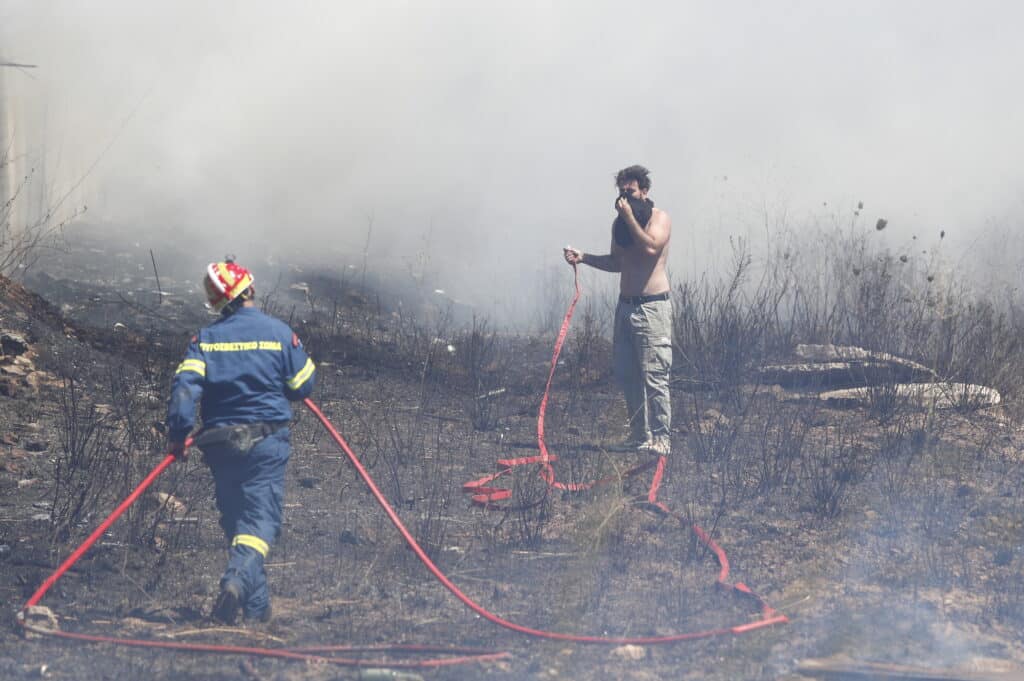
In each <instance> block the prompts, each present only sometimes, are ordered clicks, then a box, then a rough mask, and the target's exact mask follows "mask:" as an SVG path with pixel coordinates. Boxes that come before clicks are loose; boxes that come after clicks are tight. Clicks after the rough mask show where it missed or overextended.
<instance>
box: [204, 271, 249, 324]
mask: <svg viewBox="0 0 1024 681" xmlns="http://www.w3.org/2000/svg"><path fill="white" fill-rule="evenodd" d="M252 283H253V276H252V273H251V272H250V271H249V270H247V269H245V268H244V267H242V266H241V265H239V264H238V263H236V262H234V261H231V260H227V261H225V262H211V263H210V264H209V265H207V266H206V276H205V277H203V288H205V289H206V299H207V300H208V301H210V307H212V308H213V309H214V310H216V311H217V312H220V311H221V310H223V309H224V306H225V305H227V304H228V303H230V302H231V301H232V300H234V299H235V298H237V297H238V296H240V295H242V294H243V293H245V292H246V291H247V290H249V287H250V286H252Z"/></svg>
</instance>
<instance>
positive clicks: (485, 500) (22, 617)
mask: <svg viewBox="0 0 1024 681" xmlns="http://www.w3.org/2000/svg"><path fill="white" fill-rule="evenodd" d="M574 269H575V268H574ZM575 289H576V292H575V296H574V297H573V300H572V302H571V303H570V305H569V309H568V311H567V312H566V314H565V317H564V319H563V321H562V326H561V329H560V330H559V334H558V338H557V341H556V343H555V349H554V353H553V356H552V359H551V370H550V372H549V374H548V381H547V385H546V386H545V390H544V396H543V398H542V400H541V406H540V411H539V414H538V419H537V436H538V446H539V449H540V455H538V456H536V457H522V458H520V459H507V460H501V461H499V466H501V468H502V470H500V471H499V472H498V473H495V474H493V475H490V476H487V477H485V478H482V479H480V480H477V481H473V482H471V483H466V485H464V488H465V489H466V490H467V491H470V492H473V493H474V498H473V500H474V502H475V503H477V504H480V505H484V506H486V507H494V503H495V502H496V501H500V500H502V499H507V498H508V497H509V496H511V492H509V491H508V490H501V489H498V488H490V487H487V486H486V485H487V484H489V483H490V482H491V481H493V480H494V479H495V478H497V477H499V476H501V475H503V474H505V473H507V472H508V471H510V470H512V469H513V468H514V467H516V466H520V465H528V464H539V466H540V474H541V477H542V478H543V479H544V480H545V481H546V482H547V483H548V485H549V486H551V487H553V488H556V489H563V490H567V491H579V490H584V489H590V488H591V487H593V486H595V485H598V484H601V483H603V482H606V481H607V479H604V480H597V481H593V482H589V483H560V482H558V481H557V480H556V479H555V474H554V469H553V467H552V466H551V463H552V462H554V461H556V460H557V459H556V457H554V456H552V455H550V454H549V452H548V450H547V446H546V444H545V442H544V414H545V410H546V408H547V401H548V396H549V393H550V389H551V382H552V378H553V376H554V371H555V367H556V366H557V364H558V356H559V354H560V352H561V349H562V345H563V344H564V342H565V337H566V334H567V333H568V329H569V324H570V322H571V320H572V315H573V312H574V310H575V307H576V303H577V302H578V301H579V298H580V285H579V274H578V272H576V273H575ZM304 404H305V405H306V407H307V408H308V409H309V410H310V411H311V412H312V413H313V414H314V415H315V416H316V417H317V419H318V420H319V421H320V422H321V424H323V426H324V428H326V429H327V431H328V433H329V434H330V435H331V437H332V438H333V439H334V441H335V442H336V443H337V444H338V446H339V447H341V449H342V451H343V452H344V453H345V455H346V456H347V457H348V459H349V461H350V462H351V463H352V465H353V467H354V468H355V469H356V472H357V473H358V474H359V476H360V477H361V478H362V479H363V482H364V483H366V486H367V487H368V488H369V490H370V493H371V494H372V495H373V497H374V498H375V499H376V500H377V503H379V504H380V506H381V508H382V509H383V510H384V512H385V513H386V514H387V516H388V519H389V520H391V523H392V524H393V525H394V526H395V528H396V529H397V530H398V532H399V534H401V535H402V538H403V539H404V540H405V542H406V543H407V544H408V546H409V548H410V549H412V551H413V552H414V553H415V554H416V556H417V557H418V558H419V559H420V561H421V562H422V563H423V564H424V566H425V567H426V568H427V570H428V571H430V573H431V574H433V575H434V577H435V578H436V579H437V580H438V581H439V582H440V583H441V584H442V585H443V586H444V587H445V588H446V589H448V590H449V591H450V592H451V593H452V594H453V595H454V596H455V597H456V598H457V599H458V600H460V601H461V602H462V603H463V604H464V605H466V607H468V608H469V609H470V610H472V611H473V612H475V613H476V614H477V615H479V616H480V617H482V618H484V619H486V620H487V621H489V622H492V623H494V624H496V625H498V626H501V627H504V628H506V629H510V630H512V631H516V632H519V633H521V634H525V635H527V636H533V637H537V638H545V639H554V640H561V641H573V642H578V643H592V644H606V645H625V644H633V645H652V644H666V643H675V642H679V641H687V640H693V639H699V638H709V637H712V636H722V635H728V634H742V633H745V632H748V631H753V630H755V629H760V628H762V627H767V626H771V625H774V624H783V623H786V622H788V621H789V620H788V619H787V618H786V616H785V615H781V614H778V613H777V612H776V611H775V610H774V609H773V608H771V607H770V606H769V605H768V604H767V602H766V601H765V600H764V599H763V598H761V597H760V596H758V595H757V594H755V593H754V592H753V591H752V590H751V589H750V588H749V587H747V586H746V585H745V584H743V583H742V582H736V583H729V582H728V581H727V580H728V576H729V561H728V558H727V557H726V554H725V552H724V551H723V550H722V549H721V547H719V546H718V545H717V544H716V543H715V542H714V540H712V539H711V537H710V536H708V534H707V533H706V532H705V531H704V530H703V529H701V528H700V527H699V526H697V525H692V526H691V529H692V531H693V532H694V534H695V535H696V536H697V537H698V539H699V540H700V541H701V542H702V543H704V544H705V545H706V546H707V547H708V548H709V549H710V550H711V551H712V552H713V553H714V554H715V557H716V559H717V560H718V563H719V566H720V569H719V574H718V578H717V583H718V585H719V586H722V587H725V588H727V589H729V590H732V591H735V592H737V593H739V594H741V595H744V596H747V597H749V598H752V599H754V601H756V602H757V603H758V604H759V605H760V606H761V614H762V619H759V620H755V621H752V622H748V623H745V624H740V625H736V626H731V627H721V628H717V629H708V630H704V631H698V632H687V633H677V634H669V635H665V636H629V637H614V636H591V635H585V634H571V633H564V632H554V631H545V630H542V629H535V628H532V627H528V626H524V625H521V624H517V623H515V622H511V621H509V620H506V619H504V618H502V617H500V616H498V615H495V614H494V613H492V612H491V611H489V610H487V609H486V608H484V607H483V606H481V605H479V604H478V603H476V602H475V601H474V600H472V599H471V598H470V597H469V596H467V595H466V594H465V593H463V592H462V591H461V590H460V589H459V588H458V587H457V586H456V585H455V584H454V583H453V582H452V581H451V580H450V579H449V578H448V577H447V576H446V575H445V574H444V573H443V572H442V571H441V570H440V568H438V567H437V565H435V564H434V562H433V561H432V560H431V559H430V557H429V556H428V555H427V554H426V552H425V551H424V550H423V548H422V547H421V546H420V545H419V543H418V542H417V541H416V539H415V538H414V537H413V536H412V533H410V532H409V530H408V529H407V528H406V527H405V524H404V523H402V520H401V518H399V516H398V514H397V513H396V512H395V510H394V508H393V507H392V506H391V504H390V503H389V502H388V500H387V499H386V498H385V497H384V495H383V493H382V492H381V491H380V489H379V488H378V487H377V485H376V483H375V482H374V481H373V478H372V477H371V476H370V474H369V472H368V471H367V470H366V468H365V467H364V466H363V464H362V462H361V461H360V460H359V457H357V456H356V455H355V453H354V452H353V451H352V449H351V448H350V447H349V446H348V443H347V442H345V440H344V438H342V437H341V435H340V434H339V433H338V431H337V430H336V429H335V428H334V426H333V425H332V424H331V422H330V420H329V419H328V418H327V417H326V416H325V415H324V414H323V412H322V411H321V410H320V408H319V407H318V406H317V405H316V404H315V403H314V402H313V401H312V400H310V399H308V398H307V399H306V400H304ZM191 444H192V439H191V438H189V439H188V440H187V441H186V442H185V446H186V447H188V446H190V445H191ZM174 460H175V457H174V456H173V455H172V454H168V455H167V456H165V457H164V459H163V460H162V461H161V462H160V463H159V464H157V466H156V467H155V468H154V469H153V470H152V471H150V473H149V474H148V475H147V476H146V477H145V478H144V479H143V480H142V482H140V483H139V485H138V486H137V487H136V488H135V489H134V490H133V491H132V493H131V494H129V495H128V497H126V498H125V499H124V501H122V502H121V504H120V505H118V507H117V508H116V509H114V511H113V512H112V513H111V514H110V515H109V516H108V517H107V518H106V519H105V520H104V521H103V522H102V523H100V525H99V527H97V528H96V529H95V530H94V531H93V532H92V534H90V535H89V537H88V538H86V540H85V541H84V542H82V544H81V545H80V546H79V547H78V548H76V549H75V550H74V551H73V552H72V553H71V554H70V555H69V556H68V557H67V558H66V559H65V560H64V561H63V562H62V563H61V564H60V566H58V567H57V569H56V570H54V572H53V573H52V574H51V575H50V576H49V577H47V578H46V580H44V581H43V583H42V584H41V585H40V586H39V588H38V589H36V591H35V593H33V594H32V596H31V597H30V598H29V599H28V601H26V603H25V605H24V606H22V608H21V610H20V611H19V612H18V613H17V622H18V623H19V625H20V626H21V627H22V628H24V629H25V630H26V631H29V632H32V633H35V634H40V635H47V636H54V637H59V638H64V639H68V640H75V641H82V642H90V643H108V644H116V645H122V646H134V647H146V648H160V649H164V650H180V651H189V652H207V653H220V654H234V655H251V656H261V657H271V658H280V659H291V660H304V661H318V662H324V663H330V664H336V665H343V666H360V667H374V666H382V665H385V666H387V667H393V668H430V667H442V666H450V665H455V664H466V663H471V662H487V661H493V660H498V659H501V658H505V657H508V656H509V653H507V652H493V651H484V650H479V649H476V648H466V647H450V648H447V647H441V646H401V645H399V646H382V647H372V646H371V647H365V646H364V647H358V646H320V647H305V648H263V647H255V646H233V645H214V644H197V643H180V642H173V641H156V640H151V639H132V638H119V637H114V636H102V635H96V634H86V633H80V632H66V631H61V630H59V629H57V628H55V627H53V626H43V625H41V624H39V623H38V622H35V621H33V616H34V615H37V611H38V608H37V606H38V604H39V602H40V601H41V600H42V598H43V596H45V595H46V593H47V592H48V591H49V590H50V588H51V587H53V585H54V584H56V583H57V581H58V580H59V579H60V578H61V577H62V576H63V575H64V574H65V573H66V572H67V571H68V570H69V569H70V568H71V567H72V566H73V565H74V564H75V563H76V562H77V561H78V560H79V559H80V558H81V557H82V556H83V555H84V554H85V553H86V552H87V551H88V550H89V549H90V548H91V547H92V546H93V544H95V543H96V541H98V540H99V538H100V537H101V536H103V534H104V533H105V532H106V531H107V530H108V529H109V528H110V526H111V525H113V523H114V522H115V521H116V520H117V519H118V518H119V517H120V516H121V515H122V514H123V513H124V512H125V511H126V510H127V509H128V508H129V507H130V506H131V505H132V504H134V503H135V502H136V501H137V500H138V498H139V497H140V496H141V495H142V493H143V492H144V491H145V490H146V489H147V488H148V487H149V486H150V485H151V484H152V483H153V481H155V480H156V479H157V477H159V476H160V474H162V473H163V472H164V471H165V470H166V469H167V468H168V467H169V466H170V465H171V463H173V462H174ZM652 465H653V466H654V467H655V473H654V477H653V480H652V484H651V488H650V491H649V492H648V496H647V502H648V503H649V504H650V505H651V506H652V507H654V508H656V509H658V510H659V512H662V513H665V514H669V515H673V516H675V517H677V518H678V517H679V516H677V515H676V514H674V513H672V512H671V511H670V510H669V509H668V508H667V507H666V506H665V505H664V504H663V503H661V502H659V501H658V500H657V490H658V486H659V485H660V483H661V477H662V474H663V472H664V468H665V457H663V456H662V457H660V458H659V459H658V460H657V461H656V463H654V464H650V463H648V464H644V465H641V466H638V467H636V468H634V469H631V471H629V472H628V473H636V472H640V471H641V470H646V469H649V468H650V467H651V466H652ZM680 520H681V519H680ZM365 651H376V652H396V651H398V652H405V653H447V654H450V655H452V657H446V658H435V659H429V660H415V661H388V662H380V661H372V660H365V659H356V658H349V657H339V656H336V655H332V654H331V653H338V652H350V653H351V652H365Z"/></svg>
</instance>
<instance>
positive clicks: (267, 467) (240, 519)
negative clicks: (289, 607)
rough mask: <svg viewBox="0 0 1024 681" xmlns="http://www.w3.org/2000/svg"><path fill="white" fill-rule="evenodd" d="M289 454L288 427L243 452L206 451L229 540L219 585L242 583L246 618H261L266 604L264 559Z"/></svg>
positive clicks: (274, 531) (274, 530)
mask: <svg viewBox="0 0 1024 681" xmlns="http://www.w3.org/2000/svg"><path fill="white" fill-rule="evenodd" d="M290 453H291V447H290V431H289V429H288V428H287V427H285V428H281V429H279V430H278V431H276V432H274V433H272V434H270V435H268V436H267V437H265V438H263V439H262V440H260V441H259V442H258V443H256V444H255V445H254V446H253V447H252V448H251V449H250V450H249V451H248V452H246V453H244V454H239V453H237V452H224V451H217V450H211V451H206V452H205V455H206V463H207V465H208V466H209V467H210V471H211V472H212V473H213V480H214V485H215V490H216V497H217V510H219V511H220V526H221V528H223V530H224V536H225V537H226V538H227V540H228V565H227V569H226V570H225V571H224V575H223V576H222V577H221V586H223V585H224V584H225V583H226V582H228V581H233V582H235V584H236V585H237V586H240V587H241V588H242V594H243V597H242V607H243V612H244V615H245V617H247V618H249V617H260V616H262V615H263V613H265V612H266V610H267V608H268V607H269V606H270V592H269V590H268V588H267V574H266V572H265V571H264V568H263V561H264V559H265V558H266V557H267V553H268V552H269V551H270V545H271V544H272V543H273V542H274V540H275V539H276V538H277V535H278V533H279V532H280V531H281V520H282V517H283V507H284V472H285V467H286V465H287V463H288V457H289V455H290Z"/></svg>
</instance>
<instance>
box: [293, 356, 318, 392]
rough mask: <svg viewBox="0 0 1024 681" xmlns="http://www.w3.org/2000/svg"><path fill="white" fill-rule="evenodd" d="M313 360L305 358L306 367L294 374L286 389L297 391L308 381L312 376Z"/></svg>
mask: <svg viewBox="0 0 1024 681" xmlns="http://www.w3.org/2000/svg"><path fill="white" fill-rule="evenodd" d="M314 368H315V367H314V366H313V360H311V359H309V358H307V359H306V365H305V366H304V367H302V370H301V371H299V373H297V374H295V377H294V378H292V379H291V380H289V381H288V388H289V389H290V390H298V389H299V387H300V386H301V385H302V384H303V383H305V382H306V381H308V380H309V377H310V376H312V375H313V369H314Z"/></svg>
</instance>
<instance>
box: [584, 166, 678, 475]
mask: <svg viewBox="0 0 1024 681" xmlns="http://www.w3.org/2000/svg"><path fill="white" fill-rule="evenodd" d="M649 172H650V171H648V170H647V168H644V167H643V166H638V165H637V166H630V167H629V168H624V169H623V170H620V171H619V172H618V174H617V175H616V176H615V184H616V186H618V188H619V198H618V199H617V200H616V202H615V210H616V211H618V217H616V219H615V222H614V223H613V225H612V242H611V249H610V252H609V253H608V254H607V255H595V254H593V253H584V252H583V251H580V250H577V249H575V248H572V247H570V246H567V247H566V248H565V249H564V256H565V260H566V262H568V263H569V264H570V265H577V264H583V265H590V266H591V267H595V268H597V269H599V270H603V271H605V272H618V273H619V304H618V307H616V309H615V329H614V334H613V338H614V341H613V351H612V352H613V359H614V368H615V376H616V378H617V379H618V381H619V383H620V384H621V385H622V390H623V392H624V393H625V396H626V407H627V409H628V410H629V429H630V436H629V438H628V439H627V440H626V443H625V447H626V448H627V449H638V450H640V451H645V452H650V453H652V454H659V455H667V454H669V453H670V451H671V439H670V433H671V426H672V407H671V403H670V400H669V374H670V372H671V369H672V301H671V300H670V299H669V291H670V288H671V287H670V286H669V282H668V275H667V274H666V272H665V260H666V258H667V257H668V242H669V238H670V237H671V235H672V221H671V219H670V218H669V216H668V213H666V212H665V211H663V210H659V209H658V208H655V207H654V203H653V202H652V201H651V200H650V199H648V198H647V193H648V191H650V189H651V180H650V177H648V174H649Z"/></svg>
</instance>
